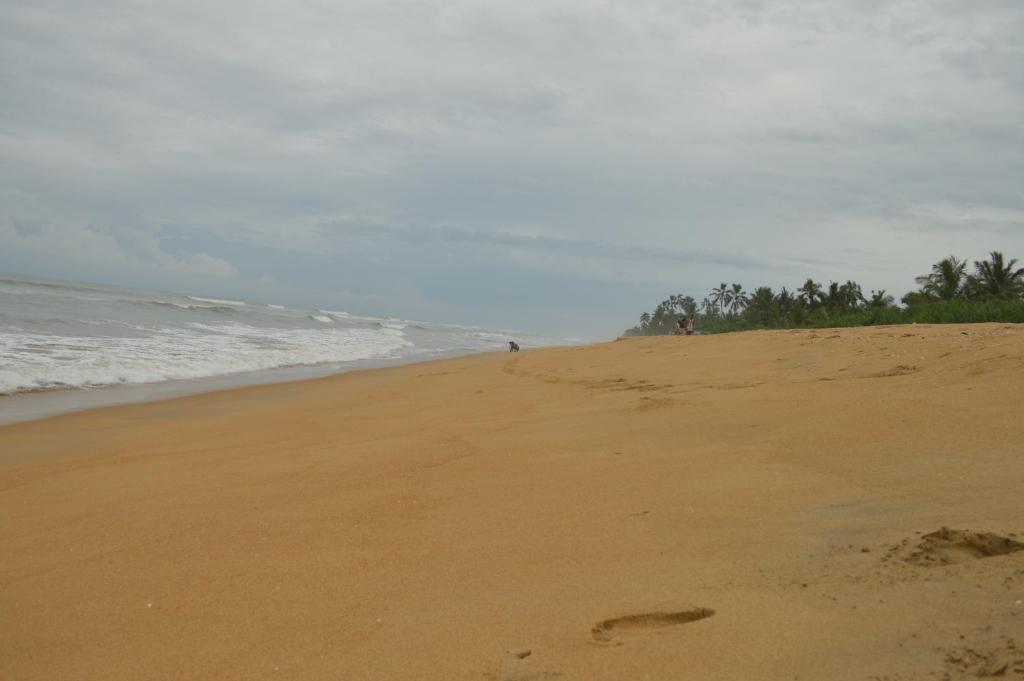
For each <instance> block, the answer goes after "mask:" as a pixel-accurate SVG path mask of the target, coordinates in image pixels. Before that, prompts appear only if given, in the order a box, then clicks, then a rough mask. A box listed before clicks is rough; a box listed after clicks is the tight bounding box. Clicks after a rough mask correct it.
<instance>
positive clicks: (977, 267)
mask: <svg viewBox="0 0 1024 681" xmlns="http://www.w3.org/2000/svg"><path fill="white" fill-rule="evenodd" d="M1016 264H1017V259H1016V258H1013V259H1011V260H1010V262H1008V263H1004V262H1003V254H1002V253H1000V252H999V251H992V253H991V254H990V259H989V260H987V261H984V260H983V261H978V260H975V261H974V274H973V275H971V276H970V277H968V279H967V282H968V286H969V288H970V289H971V293H972V294H973V295H974V296H975V297H978V298H1019V297H1021V294H1022V293H1024V267H1022V268H1020V269H1018V270H1015V269H1013V267H1014V265H1016Z"/></svg>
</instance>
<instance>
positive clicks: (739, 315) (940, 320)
mask: <svg viewBox="0 0 1024 681" xmlns="http://www.w3.org/2000/svg"><path fill="white" fill-rule="evenodd" d="M1016 265H1017V260H1016V259H1011V260H1009V261H1008V262H1007V261H1006V259H1005V258H1004V257H1003V254H1002V253H1000V252H999V251H993V252H992V253H991V254H990V256H989V259H988V260H982V261H975V262H974V271H973V272H972V273H968V271H967V262H966V261H964V260H960V259H958V258H956V257H955V256H950V257H948V258H944V259H943V260H940V261H939V262H937V263H935V264H934V265H933V266H932V270H931V272H930V273H929V274H926V275H922V276H920V277H917V278H916V282H917V284H918V285H919V286H920V288H919V289H918V290H916V291H911V292H909V293H907V294H906V295H905V296H903V298H902V301H901V302H902V303H903V306H902V307H899V306H897V305H896V301H895V299H894V298H893V297H892V296H891V295H889V294H888V293H886V292H885V291H884V290H883V291H871V293H870V295H867V296H865V295H864V293H863V291H862V289H861V287H860V285H859V284H857V283H856V282H853V281H847V282H846V283H844V284H840V283H838V282H831V283H830V284H829V285H828V287H827V288H824V287H822V285H821V284H819V283H817V282H815V281H812V280H811V279H808V280H807V281H805V282H804V283H803V284H802V285H801V286H800V287H799V288H797V289H796V290H795V291H793V292H790V291H789V290H788V289H786V288H785V287H784V288H783V289H782V290H781V291H779V292H778V293H776V292H775V291H773V290H772V289H771V288H769V287H767V286H761V287H758V288H756V289H755V290H754V292H753V293H747V292H746V291H744V290H743V287H742V286H741V285H740V284H732V285H729V284H726V283H725V282H722V284H720V285H719V286H717V287H715V288H713V289H711V291H710V292H709V293H708V295H707V297H706V298H704V299H703V300H702V301H701V302H700V303H697V301H696V300H695V299H694V298H693V297H691V296H683V295H675V296H669V297H668V298H666V299H665V300H663V301H661V302H660V303H658V305H657V307H655V308H654V311H653V312H651V313H648V312H644V313H643V314H642V315H640V323H639V324H638V325H637V326H635V327H633V328H631V329H628V330H627V331H626V335H630V336H636V335H659V334H669V333H673V332H674V330H675V328H676V322H677V320H679V319H681V318H685V317H688V316H691V315H692V316H694V317H695V318H696V325H697V328H698V329H699V330H700V331H702V332H703V333H723V332H727V331H745V330H748V329H793V328H833V327H848V326H868V325H876V324H915V323H917V324H954V323H976V322H1012V323H1024V267H1022V268H1019V269H1015V268H1016Z"/></svg>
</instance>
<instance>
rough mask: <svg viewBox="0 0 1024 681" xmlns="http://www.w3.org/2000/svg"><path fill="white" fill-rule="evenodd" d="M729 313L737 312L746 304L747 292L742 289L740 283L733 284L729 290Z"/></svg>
mask: <svg viewBox="0 0 1024 681" xmlns="http://www.w3.org/2000/svg"><path fill="white" fill-rule="evenodd" d="M727 305H728V306H729V314H733V315H734V314H737V313H739V312H741V311H742V310H743V308H745V307H746V306H747V294H746V293H744V291H743V285H742V284H733V285H732V289H730V290H729V301H728V303H727Z"/></svg>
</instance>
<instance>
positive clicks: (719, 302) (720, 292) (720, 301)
mask: <svg viewBox="0 0 1024 681" xmlns="http://www.w3.org/2000/svg"><path fill="white" fill-rule="evenodd" d="M728 298H729V287H728V286H727V285H726V283H725V282H724V281H723V282H722V285H721V286H719V287H718V288H713V289H711V302H712V303H713V304H714V305H715V306H717V307H718V312H719V314H725V306H726V305H728V304H729V303H728Z"/></svg>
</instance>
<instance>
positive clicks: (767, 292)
mask: <svg viewBox="0 0 1024 681" xmlns="http://www.w3.org/2000/svg"><path fill="white" fill-rule="evenodd" d="M744 316H745V317H746V318H747V319H749V320H750V321H751V322H753V323H754V324H756V325H758V326H771V325H772V324H774V323H775V320H776V317H777V316H778V304H777V302H776V297H775V294H774V293H773V292H772V290H771V288H770V287H768V286H760V287H758V288H757V289H755V290H754V293H753V294H751V296H750V298H749V299H748V300H747V309H746V310H744Z"/></svg>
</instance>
